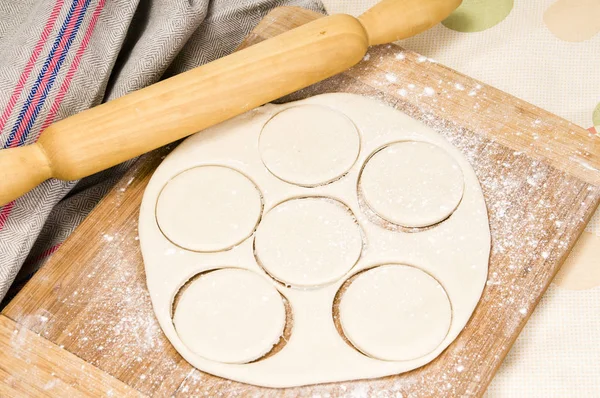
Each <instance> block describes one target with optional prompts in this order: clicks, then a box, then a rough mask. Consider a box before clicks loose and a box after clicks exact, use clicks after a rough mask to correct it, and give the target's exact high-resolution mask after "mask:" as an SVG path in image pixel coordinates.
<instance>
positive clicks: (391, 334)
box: [339, 264, 452, 361]
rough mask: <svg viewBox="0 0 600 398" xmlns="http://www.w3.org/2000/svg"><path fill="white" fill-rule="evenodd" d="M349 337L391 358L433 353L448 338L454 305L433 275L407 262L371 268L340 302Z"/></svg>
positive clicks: (375, 353) (372, 353) (377, 354)
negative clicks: (408, 264) (406, 263)
mask: <svg viewBox="0 0 600 398" xmlns="http://www.w3.org/2000/svg"><path fill="white" fill-rule="evenodd" d="M339 311H340V312H339V314H340V324H341V326H342V330H343V332H344V335H345V336H346V338H347V339H348V340H349V341H350V342H351V343H352V344H353V345H354V346H355V347H356V348H357V349H358V350H360V351H361V352H363V353H365V354H366V355H368V356H371V357H373V358H377V359H381V360H387V361H408V360H411V359H417V358H420V357H422V356H424V355H427V354H429V353H430V352H432V351H433V350H435V348H436V347H437V346H439V345H440V343H441V342H442V341H443V340H444V338H445V337H446V335H447V334H448V330H449V329H450V323H451V321H452V308H451V306H450V301H449V300H448V296H447V294H446V291H445V290H444V288H443V287H442V286H441V285H440V284H439V282H438V281H437V280H435V279H434V278H433V277H432V276H430V275H429V274H427V273H426V272H424V271H421V270H419V269H417V268H415V267H411V266H407V265H395V264H392V265H383V266H380V267H376V268H372V269H369V270H367V271H365V272H363V273H361V274H358V275H357V276H356V278H355V279H354V280H353V281H351V283H350V286H349V287H348V289H346V291H345V292H344V293H343V295H342V297H341V300H340V307H339Z"/></svg>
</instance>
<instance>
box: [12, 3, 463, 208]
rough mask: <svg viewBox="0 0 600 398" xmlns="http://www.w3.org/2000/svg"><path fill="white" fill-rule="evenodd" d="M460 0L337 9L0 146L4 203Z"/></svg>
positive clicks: (200, 124)
mask: <svg viewBox="0 0 600 398" xmlns="http://www.w3.org/2000/svg"><path fill="white" fill-rule="evenodd" d="M460 3H461V0H383V1H381V2H380V3H378V4H377V5H375V6H374V7H373V8H371V9H370V10H368V11H367V12H365V13H364V14H363V15H361V16H360V17H358V18H354V17H352V16H349V15H343V14H340V15H332V16H329V17H325V18H321V19H318V20H316V21H313V22H311V23H308V24H306V25H303V26H300V27H298V28H296V29H293V30H291V31H289V32H286V33H283V34H281V35H279V36H277V37H274V38H272V39H269V40H265V41H264V42H261V43H259V44H256V45H254V46H252V47H249V48H246V49H244V50H242V51H238V52H236V53H233V54H231V55H229V56H227V57H224V58H221V59H219V60H216V61H214V62H211V63H209V64H206V65H203V66H200V67H197V68H195V69H192V70H190V71H187V72H185V73H181V74H179V75H176V76H174V77H171V78H170V79H166V80H163V81H161V82H158V83H156V84H153V85H151V86H148V87H146V88H144V89H141V90H138V91H136V92H133V93H131V94H128V95H125V96H123V97H121V98H118V99H115V100H113V101H110V102H107V103H105V104H102V105H99V106H97V107H94V108H91V109H88V110H85V111H83V112H80V113H78V114H76V115H74V116H71V117H69V118H66V119H64V120H61V121H59V122H56V123H54V124H52V125H50V126H49V127H48V128H47V129H46V130H44V131H43V133H42V134H41V136H40V138H39V140H38V141H37V142H36V143H35V144H31V145H26V146H23V147H20V148H12V149H5V150H2V151H0V205H4V204H6V203H8V202H10V201H12V200H14V199H16V198H18V197H19V196H21V195H23V194H25V193H26V192H28V191H30V190H31V189H33V188H34V187H35V186H37V185H38V184H40V183H41V182H43V181H45V180H47V179H49V178H59V179H62V180H77V179H80V178H83V177H86V176H89V175H91V174H94V173H96V172H98V171H101V170H104V169H107V168H109V167H112V166H114V165H116V164H119V163H121V162H123V161H125V160H128V159H131V158H134V157H136V156H139V155H141V154H143V153H145V152H148V151H151V150H153V149H156V148H159V147H161V146H163V145H166V144H168V143H170V142H173V141H177V140H179V139H181V138H183V137H186V136H188V135H190V134H193V133H195V132H197V131H200V130H202V129H205V128H207V127H210V126H212V125H215V124H217V123H220V122H222V121H224V120H227V119H230V118H232V117H234V116H236V115H239V114H242V113H244V112H246V111H248V110H250V109H253V108H256V107H258V106H260V105H263V104H266V103H267V102H270V101H273V100H275V99H277V98H280V97H282V96H284V95H287V94H289V93H292V92H294V91H296V90H299V89H301V88H304V87H307V86H310V85H311V84H314V83H316V82H318V81H321V80H323V79H326V78H328V77H330V76H333V75H335V74H337V73H340V72H343V71H344V70H346V69H348V68H350V67H351V66H353V65H355V64H357V63H358V62H359V61H360V60H361V59H362V58H363V56H364V55H365V53H366V52H367V49H368V47H369V46H370V45H376V44H384V43H390V42H393V41H396V40H400V39H404V38H407V37H410V36H413V35H415V34H417V33H419V32H422V31H424V30H426V29H429V28H430V27H432V26H433V25H435V24H437V23H438V22H440V21H441V20H443V19H444V18H446V17H447V16H448V15H449V14H450V13H451V12H452V11H453V10H454V9H455V8H456V7H458V6H459V4H460Z"/></svg>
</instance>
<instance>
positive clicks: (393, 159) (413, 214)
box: [360, 141, 464, 228]
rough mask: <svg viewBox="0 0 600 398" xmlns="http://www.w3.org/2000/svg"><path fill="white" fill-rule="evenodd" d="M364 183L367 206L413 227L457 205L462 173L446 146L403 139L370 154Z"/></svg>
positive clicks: (447, 213) (433, 220)
mask: <svg viewBox="0 0 600 398" xmlns="http://www.w3.org/2000/svg"><path fill="white" fill-rule="evenodd" d="M360 188H361V192H362V195H363V197H364V199H365V202H366V204H367V206H368V207H369V208H370V209H371V210H372V211H373V212H375V213H376V214H377V215H379V216H380V217H381V218H383V219H384V220H386V221H389V222H391V223H394V224H397V225H400V226H403V227H409V228H419V227H429V226H431V225H434V224H437V223H439V222H441V221H444V220H445V219H447V218H448V217H450V215H452V213H453V212H454V211H455V210H456V208H457V207H458V205H459V204H460V201H461V200H462V196H463V191H464V177H463V173H462V170H461V168H460V166H459V165H458V163H457V162H456V161H455V160H454V159H453V158H452V157H451V156H450V155H449V154H448V153H447V152H446V151H444V150H443V149H442V148H440V147H438V146H436V145H433V144H429V143H427V142H419V141H405V142H397V143H394V144H390V145H388V146H386V147H384V148H382V149H381V150H379V151H378V152H376V153H375V154H374V155H373V156H371V158H370V159H369V160H367V163H366V164H365V166H364V169H363V171H362V173H361V176H360Z"/></svg>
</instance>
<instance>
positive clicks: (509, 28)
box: [323, 0, 600, 398]
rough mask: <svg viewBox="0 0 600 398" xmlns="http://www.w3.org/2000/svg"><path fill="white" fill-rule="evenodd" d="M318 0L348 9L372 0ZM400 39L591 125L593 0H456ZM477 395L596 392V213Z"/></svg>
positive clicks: (599, 114) (596, 39) (597, 69)
mask: <svg viewBox="0 0 600 398" xmlns="http://www.w3.org/2000/svg"><path fill="white" fill-rule="evenodd" d="M323 3H324V4H325V7H326V8H327V9H328V11H329V12H330V13H337V12H344V13H349V14H353V15H358V14H360V13H361V12H362V11H364V10H366V9H367V8H368V7H370V6H371V5H373V4H375V3H377V0H346V1H342V0H323ZM400 44H401V45H402V46H403V47H405V48H408V49H410V50H414V51H417V52H419V53H421V54H423V55H425V56H427V57H430V58H433V59H435V60H436V61H438V62H440V63H443V64H445V65H448V66H450V67H452V68H454V69H456V70H458V71H460V72H462V73H464V74H467V75H469V76H471V77H474V78H476V79H479V80H482V81H484V82H486V83H488V84H490V85H492V86H495V87H497V88H499V89H501V90H504V91H506V92H508V93H510V94H512V95H514V96H516V97H519V98H522V99H524V100H526V101H528V102H531V103H533V104H535V105H537V106H539V107H541V108H544V109H546V110H549V111H551V112H553V113H555V114H557V115H559V116H562V117H563V118H565V119H567V120H570V121H572V122H574V123H576V124H578V125H580V126H582V127H584V128H589V129H590V131H592V132H594V133H596V131H597V132H599V133H600V62H599V61H600V0H537V1H525V0H515V1H513V0H463V5H462V6H461V7H460V8H459V9H458V10H457V11H455V13H454V14H453V15H452V16H451V17H450V18H449V19H447V20H446V21H445V22H444V24H443V25H442V24H440V25H439V26H436V27H435V28H433V29H431V30H430V31H428V32H426V33H424V34H421V35H419V36H417V37H415V38H412V39H409V40H405V41H403V42H402V43H400ZM599 139H600V137H599ZM487 396H488V397H494V398H495V397H600V213H597V214H596V215H595V216H594V218H593V219H592V221H591V222H590V223H589V225H588V227H587V229H586V232H585V233H584V235H583V236H582V238H581V239H580V241H579V243H578V246H577V247H576V248H575V250H574V253H573V254H572V255H571V258H570V259H569V260H568V261H567V263H566V264H565V265H564V266H563V269H562V270H561V272H560V273H559V275H558V276H557V278H556V279H555V281H554V283H553V284H552V285H551V286H550V289H549V290H548V292H547V293H546V295H545V296H544V298H543V299H542V301H541V303H540V305H539V306H538V308H537V309H536V311H535V312H534V314H533V316H532V317H531V319H530V320H529V322H528V324H527V326H526V327H525V329H524V330H523V332H522V333H521V335H520V337H519V339H518V340H517V342H516V344H515V345H514V347H513V349H512V351H511V352H510V354H509V355H508V357H507V358H506V360H505V362H504V364H503V366H502V367H501V368H500V370H499V372H498V374H497V375H496V378H495V379H494V381H493V382H492V384H491V385H490V387H489V389H488V394H487Z"/></svg>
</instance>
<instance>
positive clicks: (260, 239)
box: [254, 198, 362, 286]
mask: <svg viewBox="0 0 600 398" xmlns="http://www.w3.org/2000/svg"><path fill="white" fill-rule="evenodd" d="M255 239H256V240H255V244H254V248H255V252H256V256H257V259H258V260H259V263H260V264H261V265H262V266H263V267H264V268H265V270H266V271H267V272H268V273H269V274H271V275H272V276H273V277H274V278H275V279H277V280H279V281H281V282H284V283H285V284H288V285H291V286H318V285H323V284H326V283H330V282H333V281H335V280H337V279H339V278H341V277H342V276H343V275H344V274H345V273H346V272H348V271H350V269H351V268H352V267H353V266H354V264H356V261H357V260H358V258H359V257H360V251H361V249H362V237H361V234H360V228H359V227H358V224H357V223H356V220H355V219H354V217H353V216H352V214H351V213H350V211H349V210H348V209H347V208H346V207H345V206H344V205H342V204H341V203H339V202H337V203H336V202H334V201H333V200H330V199H325V198H306V199H294V200H290V201H287V202H284V203H282V204H280V205H278V206H277V207H275V208H274V209H272V210H271V211H269V212H268V213H267V214H266V215H265V217H264V219H263V221H262V222H261V224H260V227H259V228H258V229H257V231H256V238H255Z"/></svg>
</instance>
